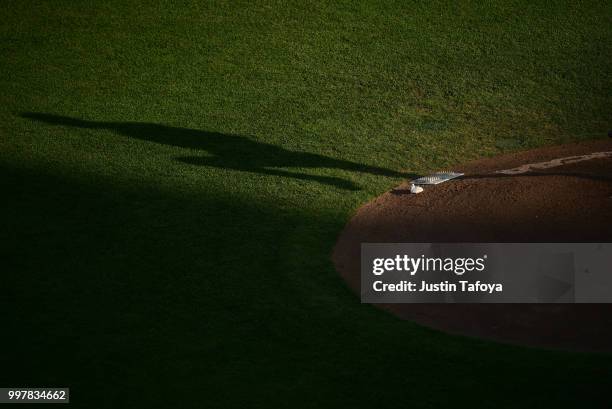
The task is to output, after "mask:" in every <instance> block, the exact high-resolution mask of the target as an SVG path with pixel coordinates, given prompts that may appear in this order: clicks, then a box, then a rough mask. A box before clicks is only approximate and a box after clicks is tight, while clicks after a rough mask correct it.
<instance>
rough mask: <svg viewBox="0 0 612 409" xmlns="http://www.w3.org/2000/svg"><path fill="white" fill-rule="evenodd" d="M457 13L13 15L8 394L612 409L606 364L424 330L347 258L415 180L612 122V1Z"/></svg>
mask: <svg viewBox="0 0 612 409" xmlns="http://www.w3.org/2000/svg"><path fill="white" fill-rule="evenodd" d="M459 3H460V4H458V3H457V2H452V1H446V2H445V1H433V2H429V1H427V2H425V1H424V2H418V1H406V2H404V1H401V2H392V1H388V2H387V1H385V2H351V1H336V2H319V1H307V2H294V3H291V4H287V3H286V2H246V1H245V2H242V1H231V2H229V1H228V2H216V1H214V2H213V1H211V2H197V1H167V2H163V1H159V2H149V1H146V2H133V3H132V4H128V2H120V1H106V2H84V1H23V0H20V1H13V0H5V1H3V3H2V7H1V12H0V13H1V15H2V18H1V19H0V61H1V63H0V166H1V168H2V170H1V172H0V181H1V182H0V183H1V184H0V186H1V192H2V193H1V196H2V200H0V215H1V216H0V220H1V226H2V229H1V231H2V236H1V237H2V246H1V250H0V251H1V253H0V255H1V257H2V259H1V261H0V271H1V275H0V295H1V299H2V312H3V314H2V317H3V318H2V320H1V327H0V331H1V334H2V341H3V342H2V343H3V344H4V346H3V347H2V352H1V353H0V359H1V362H0V363H1V366H0V368H1V370H0V384H1V385H0V386H69V387H71V400H72V404H73V405H74V406H77V407H95V408H106V407H109V408H110V407H112V408H116V407H143V408H144V407H147V408H150V407H176V408H182V407H205V408H212V407H241V408H242V407H265V408H272V407H294V408H296V407H319V408H320V407H402V408H406V407H415V408H417V407H440V406H442V407H479V406H482V407H492V406H495V407H498V408H527V407H534V408H542V407H603V406H602V405H604V404H605V403H608V404H609V403H610V394H609V387H610V386H611V385H612V357H611V356H609V355H597V354H586V353H581V354H579V353H566V352H559V351H544V350H536V349H527V348H519V347H513V346H505V345H500V344H495V343H490V342H484V341H479V340H475V339H468V338H462V337H454V336H449V335H445V334H441V333H438V332H435V331H432V330H428V329H425V328H422V327H419V326H417V325H414V324H412V323H410V322H403V321H400V320H398V319H395V318H394V317H392V316H389V315H387V314H386V313H383V312H381V311H378V310H376V309H375V308H373V307H372V306H369V305H361V304H360V302H359V299H358V297H357V296H356V295H354V294H353V293H351V292H350V291H349V290H348V289H347V288H346V286H345V284H344V283H343V281H342V280H341V279H340V277H339V276H338V275H337V273H336V272H335V271H334V268H333V266H332V264H331V261H330V253H331V250H332V247H333V244H334V241H335V239H336V237H337V235H338V233H339V232H340V230H341V229H342V226H343V225H344V224H345V223H346V221H347V220H348V218H349V217H350V215H351V214H352V212H354V211H355V209H356V208H357V207H358V206H359V205H360V204H362V203H364V202H366V201H367V200H369V199H371V198H373V197H374V196H376V195H378V194H380V193H382V192H384V191H385V190H387V189H389V188H391V187H392V186H394V185H396V184H398V183H399V182H400V181H401V180H402V179H403V178H405V177H408V176H410V175H412V174H421V173H424V172H427V171H431V170H434V169H439V168H446V167H450V166H452V165H453V164H456V163H459V162H464V161H466V160H469V159H474V158H477V157H481V156H492V155H496V154H498V153H501V152H505V151H510V150H518V149H527V148H530V147H535V146H541V145H546V144H557V143H562V142H568V141H576V140H584V139H590V138H596V137H605V135H606V133H607V131H608V130H609V129H611V128H612V111H611V107H612V75H611V63H612V48H611V47H610V45H611V44H612V4H611V3H610V2H609V1H603V2H564V1H558V2H550V3H549V4H546V5H544V2H535V3H537V4H533V3H534V2H530V1H503V2H501V1H500V2H485V1H482V2H476V1H465V2H459ZM483 212H486V209H483ZM517 223H520V220H517ZM585 405H586V406H585Z"/></svg>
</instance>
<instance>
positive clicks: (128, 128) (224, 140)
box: [21, 112, 412, 190]
mask: <svg viewBox="0 0 612 409" xmlns="http://www.w3.org/2000/svg"><path fill="white" fill-rule="evenodd" d="M21 116H22V117H24V118H28V119H33V120H36V121H40V122H45V123H48V124H53V125H62V126H72V127H76V128H86V129H106V130H111V131H113V132H115V133H117V134H120V135H125V136H128V137H130V138H135V139H140V140H144V141H149V142H155V143H159V144H162V145H168V146H177V147H181V148H189V149H197V150H202V151H206V152H207V153H208V154H210V155H212V156H182V157H178V158H176V159H177V160H178V161H180V162H183V163H187V164H191V165H198V166H211V167H215V168H222V169H233V170H238V171H243V172H252V173H260V174H265V175H274V176H282V177H290V178H294V179H303V180H310V181H316V182H319V183H323V184H327V185H333V186H336V187H339V188H342V189H347V190H358V186H357V185H355V184H354V183H353V182H351V181H348V180H345V179H342V178H338V177H333V176H318V175H310V174H306V173H300V172H290V171H287V170H283V169H279V168H286V167H296V168H331V169H342V170H348V171H353V172H363V173H370V174H373V175H382V176H392V177H409V176H412V175H408V174H406V173H402V172H397V171H394V170H391V169H385V168H382V167H378V166H369V165H364V164H360V163H356V162H351V161H347V160H342V159H334V158H330V157H327V156H323V155H319V154H315V153H308V152H297V151H291V150H288V149H285V148H281V147H279V146H275V145H271V144H268V143H264V142H257V141H255V140H253V139H250V138H247V137H245V136H240V135H231V134H222V133H218V132H209V131H202V130H198V129H189V128H179V127H173V126H166V125H160V124H153V123H146V122H102V121H87V120H83V119H78V118H71V117H67V116H61V115H53V114H46V113H38V112H26V113H23V114H22V115H21Z"/></svg>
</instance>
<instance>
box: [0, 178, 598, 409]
mask: <svg viewBox="0 0 612 409" xmlns="http://www.w3.org/2000/svg"><path fill="white" fill-rule="evenodd" d="M1 174H2V177H1V179H0V180H1V187H2V190H3V192H4V193H5V200H3V202H2V211H3V212H4V214H7V213H9V212H11V211H13V209H19V214H20V217H18V218H17V217H15V218H10V219H8V220H6V221H5V222H8V223H7V224H5V226H4V231H5V232H8V233H9V238H10V241H9V242H5V243H4V245H3V259H4V265H5V266H6V267H7V268H6V269H5V274H4V278H3V282H4V285H3V291H2V293H3V299H4V303H5V305H10V306H11V308H10V313H11V314H10V315H11V316H10V319H8V320H7V319H5V320H4V324H3V325H4V334H5V335H4V339H5V341H8V342H6V344H5V346H6V347H7V348H8V350H10V353H9V354H5V355H4V357H3V361H4V364H3V368H5V369H6V368H10V370H3V371H2V376H1V378H2V379H1V380H2V382H3V384H7V385H8V384H11V385H42V384H44V385H69V386H70V387H71V388H72V391H73V395H72V399H73V401H74V403H75V404H77V405H78V406H81V405H83V406H94V407H116V406H130V407H150V406H167V405H173V402H175V403H174V404H178V405H179V406H184V405H190V404H194V405H196V406H199V405H202V404H203V405H205V406H207V407H215V406H241V405H242V404H244V402H253V403H255V404H257V403H261V404H264V403H265V405H266V406H267V405H272V406H277V405H283V406H284V405H291V406H293V407H314V406H332V405H333V406H338V405H341V406H343V405H351V406H359V407H361V406H364V407H365V406H384V407H405V404H406V401H411V402H412V403H413V404H414V405H415V406H427V404H431V405H441V404H444V405H462V404H467V403H468V402H481V403H484V402H492V401H495V402H496V405H497V406H500V407H512V406H513V405H514V404H515V403H512V402H516V401H517V400H521V401H522V402H526V403H525V405H526V406H552V405H555V406H573V405H579V403H580V402H583V401H584V399H587V400H588V401H589V402H591V403H595V402H605V401H606V399H607V397H606V396H605V391H606V385H608V382H609V380H610V379H609V375H610V374H609V372H608V369H607V368H609V367H610V359H609V357H605V358H604V357H602V356H589V355H584V354H563V353H554V352H542V351H536V350H524V349H519V348H512V347H504V346H498V345H493V344H489V343H483V342H476V341H473V340H467V339H461V338H455V337H450V336H446V335H442V334H438V333H435V332H433V331H428V330H425V329H421V328H418V327H416V326H414V325H412V324H410V323H406V322H399V321H396V320H395V319H393V318H391V317H388V316H387V315H386V314H384V313H381V312H378V311H374V310H372V309H371V308H369V307H367V306H362V305H359V304H358V302H357V301H356V300H355V299H354V297H353V296H352V294H349V292H348V291H347V290H345V289H344V288H343V286H342V284H341V283H340V279H339V278H338V277H337V276H335V275H334V274H333V272H332V271H331V270H332V269H331V266H330V265H329V262H328V261H327V260H326V259H322V258H321V257H318V254H320V253H325V252H327V251H328V249H329V248H330V247H331V245H332V243H331V242H330V241H319V240H318V237H322V236H323V237H333V234H331V233H333V232H334V231H335V230H337V229H338V228H339V227H340V226H339V225H338V224H337V223H336V222H335V221H334V219H335V218H334V217H333V216H332V215H329V214H327V213H325V212H322V213H319V214H314V213H311V212H299V211H297V210H294V211H283V210H281V209H278V208H276V207H275V206H274V204H272V203H270V204H267V205H266V206H257V205H254V204H249V203H241V202H238V201H236V200H235V199H233V198H232V199H228V198H224V197H215V198H210V197H202V196H198V195H192V194H185V195H177V194H175V193H170V192H164V191H159V190H156V189H148V190H143V189H118V188H115V187H112V186H109V185H107V184H104V183H100V181H96V183H91V182H92V181H89V182H88V181H86V180H79V181H77V180H70V179H65V178H58V177H54V176H50V175H47V174H41V173H36V172H31V171H23V170H16V169H9V168H4V169H2V173H1ZM33 195H36V196H37V198H38V200H36V201H33V200H31V198H32V196H33ZM250 220H257V221H258V223H252V222H248V221H250ZM279 224H281V225H284V226H286V227H285V228H282V229H279V228H278V226H279ZM297 225H308V226H309V230H308V231H307V232H302V234H301V237H300V243H301V246H300V249H299V251H295V254H294V255H295V258H293V259H290V260H285V261H284V263H279V262H278V259H279V254H282V253H284V256H285V257H286V256H291V254H287V253H288V249H287V246H288V245H289V243H283V242H282V241H277V240H276V238H277V237H284V236H287V235H290V234H291V231H292V230H294V228H295V227H294V226H297ZM271 226H274V228H272V227H271ZM220 231H223V232H224V234H223V235H220V234H219V232H220ZM245 238H248V240H245ZM23 243H28V246H24V245H23ZM289 253H291V252H289ZM281 259H282V257H281ZM77 272H78V274H76V273H77ZM516 391H520V394H521V396H522V397H521V398H519V397H518V396H517V395H516ZM527 396H529V398H526V397H527Z"/></svg>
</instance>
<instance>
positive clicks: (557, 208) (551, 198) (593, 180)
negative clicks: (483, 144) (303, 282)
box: [333, 139, 612, 351]
mask: <svg viewBox="0 0 612 409" xmlns="http://www.w3.org/2000/svg"><path fill="white" fill-rule="evenodd" d="M453 170H458V171H461V172H464V173H465V176H464V177H462V178H460V179H457V180H453V181H450V182H446V183H443V184H440V185H435V186H430V187H426V189H425V191H424V192H422V193H420V194H418V195H414V194H410V188H409V182H406V183H404V184H402V185H400V186H399V187H398V188H396V189H393V190H392V191H390V192H387V193H385V194H383V195H382V196H380V197H378V198H376V199H375V200H373V201H372V202H370V203H368V204H366V205H364V206H363V207H362V208H360V209H359V210H358V211H357V213H356V215H355V216H354V217H353V218H352V219H351V221H350V222H349V223H348V225H347V226H346V228H345V229H344V231H343V232H342V233H341V235H340V237H339V239H338V243H337V244H336V247H335V249H334V253H333V260H334V263H335V265H336V268H337V270H338V271H339V272H340V274H341V275H342V277H344V278H345V280H346V281H347V282H348V284H349V285H350V286H351V288H353V289H354V290H355V291H356V292H357V293H358V292H359V284H360V277H359V275H360V268H359V259H360V257H359V256H360V244H361V243H362V242H380V243H385V242H386V243H391V242H427V243H429V242H610V241H611V239H612V228H611V227H612V223H611V220H612V141H611V140H609V139H608V140H598V141H591V142H585V143H578V144H570V145H561V146H554V147H546V148H541V149H536V150H531V151H526V152H520V153H514V154H509V155H504V156H500V157H496V158H489V159H483V160H479V161H475V162H471V163H468V164H465V165H462V166H458V167H457V168H456V169H453ZM500 171H501V172H500ZM611 268H612V266H611ZM610 273H611V274H612V270H611V272H610ZM378 306H379V307H381V308H383V309H385V310H388V311H390V312H391V313H393V314H395V315H397V316H399V317H401V318H403V319H407V320H411V321H415V322H418V323H420V324H423V325H427V326H430V327H432V328H436V329H439V330H443V331H447V332H450V333H455V334H463V335H470V336H477V337H482V338H488V339H495V340H500V341H505V342H510V343H518V344H524V345H533V346H543V347H553V348H564V349H577V350H602V351H604V350H605V351H612V304H549V305H544V304H486V305H485V304H389V305H386V304H385V305H383V304H379V305H378Z"/></svg>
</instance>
